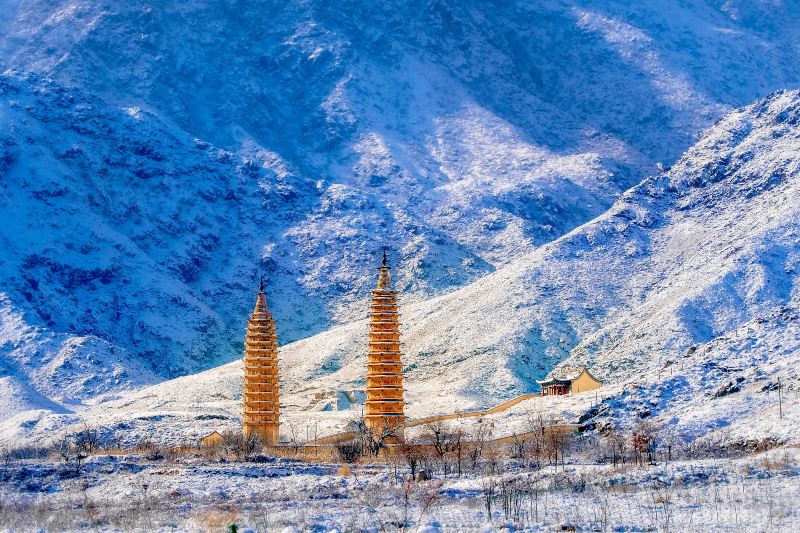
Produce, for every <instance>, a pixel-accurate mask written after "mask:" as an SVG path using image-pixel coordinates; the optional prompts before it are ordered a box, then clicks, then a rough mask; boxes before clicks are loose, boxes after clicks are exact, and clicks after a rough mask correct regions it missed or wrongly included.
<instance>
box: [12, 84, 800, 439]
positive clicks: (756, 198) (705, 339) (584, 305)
mask: <svg viewBox="0 0 800 533" xmlns="http://www.w3.org/2000/svg"><path fill="white" fill-rule="evenodd" d="M798 231H800V91H781V92H777V93H774V94H772V95H771V96H769V97H767V98H765V99H762V100H760V101H758V102H756V103H755V104H752V105H750V106H748V107H745V108H742V109H739V110H737V111H734V112H732V113H730V114H728V115H726V116H725V117H724V118H723V119H722V120H721V121H719V122H718V123H717V124H716V125H715V126H714V127H712V128H710V129H709V130H708V131H706V132H705V133H704V134H703V136H702V138H701V139H700V141H699V142H698V143H697V144H696V145H695V146H693V147H692V148H691V149H690V150H688V151H687V152H686V153H685V154H684V155H683V156H682V157H681V158H680V159H679V160H678V161H677V162H676V163H675V164H674V165H673V166H672V168H671V169H670V170H668V171H665V172H664V173H662V174H660V175H657V176H654V177H652V178H649V179H647V180H645V181H644V182H643V183H641V184H640V185H638V186H636V187H634V188H632V189H631V190H630V191H628V192H627V193H625V195H624V196H623V197H622V198H621V199H620V200H619V201H618V202H616V203H615V205H614V206H613V207H612V208H611V209H610V210H609V211H608V212H607V213H605V214H603V215H602V216H600V217H598V218H597V219H595V220H593V221H591V222H589V223H587V224H585V225H583V226H581V227H580V228H577V229H576V230H574V231H573V232H570V233H569V234H567V235H565V236H563V237H561V238H559V239H557V240H556V241H553V242H552V243H549V244H547V245H545V246H542V247H540V248H539V249H537V250H535V251H533V252H530V253H528V254H526V255H524V256H522V257H520V258H518V259H517V260H516V261H514V262H513V263H512V264H510V265H508V266H506V267H503V268H501V269H499V270H498V271H497V272H495V273H493V274H490V275H488V276H486V277H484V278H482V279H480V280H478V281H476V282H474V283H472V284H470V285H469V286H467V287H464V288H461V289H459V290H456V291H454V292H452V293H449V294H447V295H444V296H440V297H437V298H434V299H431V300H427V301H424V302H416V303H414V302H403V301H402V300H401V314H402V317H403V321H404V326H403V329H402V334H403V341H404V346H405V356H404V362H405V363H406V368H405V375H406V380H407V381H406V389H407V395H406V396H407V402H408V405H407V413H408V414H409V415H411V416H412V417H419V416H423V415H428V414H435V413H450V412H455V411H458V410H463V409H469V408H474V407H478V406H491V405H494V404H497V403H499V402H500V401H502V400H505V399H509V398H511V397H513V396H516V395H518V394H521V393H524V392H530V391H535V390H537V386H536V385H535V383H534V380H535V379H536V378H540V377H542V376H543V375H544V374H546V373H547V371H548V370H549V369H550V368H552V367H553V366H557V365H559V364H566V365H578V364H585V365H588V366H590V367H591V368H592V371H593V373H594V374H595V375H597V376H598V377H600V378H602V379H604V380H605V381H607V382H609V383H611V384H612V387H611V388H610V389H608V390H604V391H602V394H603V395H604V396H606V397H608V396H609V394H611V396H610V397H609V398H608V402H609V403H608V405H612V406H614V407H615V408H614V409H611V410H610V413H611V414H613V413H616V414H618V415H619V416H627V415H636V416H638V414H639V413H641V412H642V409H643V408H645V407H647V405H650V407H648V409H649V410H650V411H652V412H653V413H654V415H657V416H662V417H670V416H674V417H679V418H680V417H683V419H685V425H686V426H687V427H686V428H685V429H686V430H687V431H694V432H695V434H696V436H697V435H698V434H699V433H702V428H703V427H704V426H702V424H700V422H702V423H703V424H713V423H714V420H717V421H718V422H720V424H723V422H724V420H722V419H723V418H724V419H725V420H727V422H725V423H724V424H723V425H730V424H732V421H731V420H730V418H731V417H732V416H733V413H734V412H736V413H737V414H738V415H740V416H741V417H742V418H741V419H742V420H746V419H747V417H752V416H755V415H756V414H757V413H758V410H759V409H763V408H765V402H766V403H769V405H770V406H771V404H772V403H774V402H771V400H769V401H768V399H765V398H762V397H761V396H758V395H759V394H761V393H762V392H764V391H769V390H771V389H770V387H772V385H773V384H774V383H775V382H776V380H777V379H778V378H782V379H783V380H784V386H785V387H786V390H791V391H794V392H795V393H796V389H797V387H798V384H797V380H796V378H795V376H796V374H797V372H796V371H797V370H798V368H797V365H798V364H800V358H798V346H797V343H796V342H795V341H793V340H792V339H793V338H794V337H796V330H797V310H798V307H800V275H798V267H800V264H799V263H800V240H798V238H797V232H798ZM366 331H367V326H366V323H365V322H364V321H357V322H354V323H351V324H348V325H346V326H341V327H336V328H333V329H331V330H329V331H326V332H324V333H321V334H319V335H316V336H313V337H310V338H308V339H304V340H301V341H297V342H295V343H292V344H289V345H287V346H285V347H283V349H282V351H281V372H282V379H283V389H284V395H283V399H284V401H285V407H284V411H285V414H286V417H287V420H291V419H296V418H297V417H302V418H303V419H305V420H309V419H310V418H309V417H316V418H317V419H319V420H321V421H323V422H324V427H326V428H329V429H332V428H335V427H341V426H342V424H343V420H344V419H346V418H347V417H350V416H353V414H354V413H357V412H358V409H359V407H358V405H357V404H356V405H352V402H353V401H354V400H355V402H356V403H357V401H358V397H357V395H353V394H352V392H353V391H358V390H361V389H363V386H364V383H363V374H364V365H365V357H366ZM739 339H741V344H738V342H739ZM795 340H796V339H795ZM740 378H741V379H740ZM241 380H242V369H241V365H240V363H239V362H235V363H231V364H228V365H225V366H223V367H220V368H215V369H211V370H208V371H205V372H203V373H201V374H198V375H195V376H187V377H183V378H179V379H177V380H173V381H168V382H165V383H162V384H158V385H155V386H152V387H148V388H144V389H142V390H140V391H136V392H134V393H132V394H126V395H125V396H124V397H123V398H120V399H118V400H113V401H111V402H106V403H101V404H100V405H98V406H97V407H96V408H93V409H91V410H89V411H88V412H87V413H88V414H86V415H85V416H88V417H90V418H91V419H92V420H95V421H96V422H102V423H104V424H106V425H108V426H112V427H113V426H114V425H115V424H124V425H125V427H126V428H127V429H128V430H130V429H131V428H136V431H141V432H142V433H141V434H150V433H152V432H157V431H162V432H163V431H164V428H163V427H161V426H160V425H159V424H160V422H161V421H163V420H167V421H169V423H170V425H169V428H170V429H169V432H166V433H165V434H167V435H168V436H169V435H170V434H171V436H169V438H172V439H175V438H178V437H179V436H180V435H181V433H180V432H177V433H176V432H175V428H177V427H180V428H183V429H184V430H186V431H187V432H188V433H187V434H189V435H191V434H193V433H192V432H194V433H196V432H197V431H198V430H200V429H204V428H206V426H208V427H215V426H219V425H220V424H228V425H231V426H234V425H236V424H237V422H236V420H237V416H238V410H239V398H240V396H241ZM728 381H730V388H729V389H730V390H723V389H724V388H725V387H728V385H729V384H728ZM648 383H649V384H650V385H646V386H645V387H644V388H642V385H643V384H648ZM621 386H624V387H627V388H625V389H624V390H621V389H620V387H621ZM630 387H634V388H635V389H636V390H639V391H642V390H643V391H645V392H647V394H645V393H644V392H639V393H637V394H639V396H636V395H635V394H632V393H631V392H630V391H631V390H632V389H631V388H630ZM764 387H767V388H766V389H765V388H764ZM733 388H735V389H736V390H733ZM670 391H671V392H670ZM720 391H722V393H720ZM739 392H742V394H738V393H739ZM728 395H731V398H727V399H725V400H724V401H721V403H720V405H723V404H724V405H725V406H726V408H725V409H724V410H718V412H715V414H714V416H715V417H717V418H714V420H711V419H708V420H705V419H704V420H699V419H698V418H697V416H699V415H697V416H695V415H693V414H692V413H695V412H697V413H699V412H703V413H706V414H708V413H709V409H708V408H707V407H708V406H709V405H710V404H709V402H712V401H716V399H718V398H722V397H727V396H728ZM792 398H794V400H793V402H794V403H796V401H795V400H796V396H792ZM576 401H580V407H581V409H583V411H585V410H586V409H587V408H588V403H587V402H586V400H585V399H584V400H580V399H578V400H576ZM577 406H578V404H575V405H573V406H572V407H573V408H576V407H577ZM330 410H334V411H335V410H340V412H339V413H328V411H330ZM313 412H316V414H314V415H313V416H312V415H311V414H310V413H313ZM572 412H573V413H574V414H575V415H576V416H578V415H580V414H583V413H582V411H581V410H580V409H579V410H578V411H575V410H574V409H573V411H572ZM604 413H605V415H608V414H609V412H606V411H603V412H600V413H595V415H596V416H597V417H599V418H598V423H600V419H601V418H602V416H601V415H604ZM82 416H84V415H81V414H80V413H78V414H75V415H69V416H64V415H57V416H47V413H44V412H38V413H34V412H29V413H27V414H21V415H18V416H17V417H15V418H13V419H9V420H8V421H7V422H6V423H5V425H4V426H5V427H4V428H3V434H4V435H12V434H13V435H15V436H17V437H18V436H20V435H22V436H25V435H36V434H40V433H38V432H43V433H46V432H47V431H49V430H50V428H53V427H62V426H63V424H64V423H65V422H72V421H74V420H81V417H82ZM693 416H694V418H692V417H693ZM201 417H204V418H201ZM209 417H211V418H209ZM198 420H205V421H206V422H204V424H205V425H203V424H200V423H199V422H197V421H198ZM182 421H183V422H185V424H181V422H182ZM698 424H700V425H698ZM792 424H795V425H797V424H800V421H798V420H795V419H794V418H792ZM745 426H746V424H744V425H743V423H737V424H736V425H735V427H736V428H738V429H737V435H739V436H743V438H744V435H745V434H744V433H743V432H742V431H743V429H746V428H745ZM720 427H722V426H720ZM784 427H795V426H794V425H792V426H784ZM157 428H161V429H160V430H159V429H157ZM778 433H780V432H778ZM141 434H140V435H141ZM781 435H783V433H780V435H778V434H777V433H776V434H775V436H776V437H780V436H781Z"/></svg>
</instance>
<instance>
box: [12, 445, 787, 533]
mask: <svg viewBox="0 0 800 533" xmlns="http://www.w3.org/2000/svg"><path fill="white" fill-rule="evenodd" d="M266 461H267V462H260V463H237V462H209V461H206V460H203V459H200V458H183V459H177V460H164V459H157V460H149V459H146V458H144V457H142V456H96V457H92V458H91V459H90V460H89V461H87V462H86V464H85V465H84V468H83V470H82V472H81V473H80V474H79V475H78V474H75V473H74V472H73V471H72V470H71V469H70V468H68V467H67V466H65V465H64V464H63V463H59V462H33V461H17V462H14V463H11V464H8V465H6V466H5V468H4V470H3V475H2V478H1V479H2V482H1V483H0V525H2V526H3V527H5V528H9V529H14V530H31V529H46V530H53V529H59V530H77V529H86V528H91V529H97V530H106V531H107V530H130V529H143V530H148V531H159V530H176V529H177V530H221V529H222V528H223V527H226V526H227V525H228V524H230V523H236V524H237V525H239V526H240V527H242V528H243V529H244V530H247V529H253V530H259V531H265V530H269V531H278V530H281V529H283V528H286V527H288V528H291V529H289V531H294V530H304V531H308V530H310V531H322V530H325V531H327V530H338V531H347V530H364V529H372V530H394V529H398V528H400V527H401V526H402V525H403V524H405V526H406V527H407V528H409V529H412V530H421V531H425V530H449V531H453V530H462V531H475V530H496V529H500V528H503V527H509V528H512V529H513V528H524V529H526V530H532V531H539V530H548V531H552V530H560V529H564V528H575V529H577V530H590V531H592V530H593V531H599V530H612V531H712V530H713V531H797V530H798V528H800V512H799V511H798V508H797V506H796V502H797V499H798V498H800V451H798V449H797V448H783V449H776V450H772V451H770V452H767V453H763V454H759V455H755V456H749V457H744V458H738V459H727V460H722V459H715V460H695V461H692V462H672V463H668V464H659V465H657V466H648V467H631V466H630V465H628V466H626V467H624V468H623V467H611V466H598V465H592V464H567V465H566V466H565V467H563V468H562V467H561V466H559V467H558V468H557V469H556V468H553V467H546V468H544V469H543V470H541V471H540V472H533V471H530V470H529V469H527V468H521V467H519V466H518V465H514V464H508V465H505V466H503V467H499V469H498V471H496V472H495V473H491V471H490V467H489V466H486V465H484V466H483V467H482V470H483V472H482V473H468V474H465V475H464V477H462V478H455V477H453V476H450V477H448V478H446V479H445V478H443V477H442V476H441V475H437V476H435V477H434V479H432V480H430V481H424V482H411V481H403V478H404V477H405V474H406V473H407V470H406V468H405V466H404V465H401V466H399V468H398V470H397V477H395V471H394V467H393V466H391V465H383V466H376V465H360V466H356V467H353V469H352V475H338V465H332V464H310V463H303V462H299V461H294V460H290V459H281V460H274V459H268V460H266ZM501 470H502V471H504V473H500V471H501ZM487 500H490V501H491V512H489V509H487Z"/></svg>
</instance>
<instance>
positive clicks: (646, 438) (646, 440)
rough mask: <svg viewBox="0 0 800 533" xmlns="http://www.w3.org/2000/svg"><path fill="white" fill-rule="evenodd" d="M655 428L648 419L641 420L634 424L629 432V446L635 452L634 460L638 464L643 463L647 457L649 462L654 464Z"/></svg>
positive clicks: (641, 464)
mask: <svg viewBox="0 0 800 533" xmlns="http://www.w3.org/2000/svg"><path fill="white" fill-rule="evenodd" d="M655 442H656V438H655V429H654V427H653V425H652V424H650V423H649V422H648V421H646V420H643V421H642V422H640V423H639V425H637V426H636V428H635V429H634V430H633V433H632V434H631V446H632V447H633V450H634V452H636V460H637V462H638V464H639V465H640V466H643V465H644V458H645V457H647V462H648V463H649V464H654V459H653V450H654V448H655Z"/></svg>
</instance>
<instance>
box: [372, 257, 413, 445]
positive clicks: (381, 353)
mask: <svg viewBox="0 0 800 533" xmlns="http://www.w3.org/2000/svg"><path fill="white" fill-rule="evenodd" d="M389 270H390V267H389V261H388V257H387V254H386V249H385V248H384V250H383V259H382V261H381V265H380V266H379V267H378V286H377V287H376V288H375V289H373V291H372V301H371V305H370V321H369V349H368V353H367V401H366V412H365V418H366V424H367V427H369V428H370V429H371V430H372V431H373V432H379V433H384V435H385V434H387V432H390V433H393V435H392V436H391V437H390V438H387V439H386V440H385V442H387V443H392V442H399V441H402V440H403V425H404V423H405V414H404V405H405V404H404V401H403V363H402V354H401V352H400V322H399V315H398V313H397V292H395V291H394V290H393V289H392V278H391V274H390V272H389Z"/></svg>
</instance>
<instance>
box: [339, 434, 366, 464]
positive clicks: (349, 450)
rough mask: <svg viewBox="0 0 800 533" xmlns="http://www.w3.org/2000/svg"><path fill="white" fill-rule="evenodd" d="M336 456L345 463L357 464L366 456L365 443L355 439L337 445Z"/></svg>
mask: <svg viewBox="0 0 800 533" xmlns="http://www.w3.org/2000/svg"><path fill="white" fill-rule="evenodd" d="M335 449H336V455H337V457H338V458H339V460H341V461H344V462H345V463H355V462H356V461H358V459H359V458H360V457H361V456H362V455H363V454H364V446H363V442H362V440H361V439H360V438H357V437H354V438H352V439H347V440H344V441H341V442H337V443H336V444H335Z"/></svg>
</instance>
